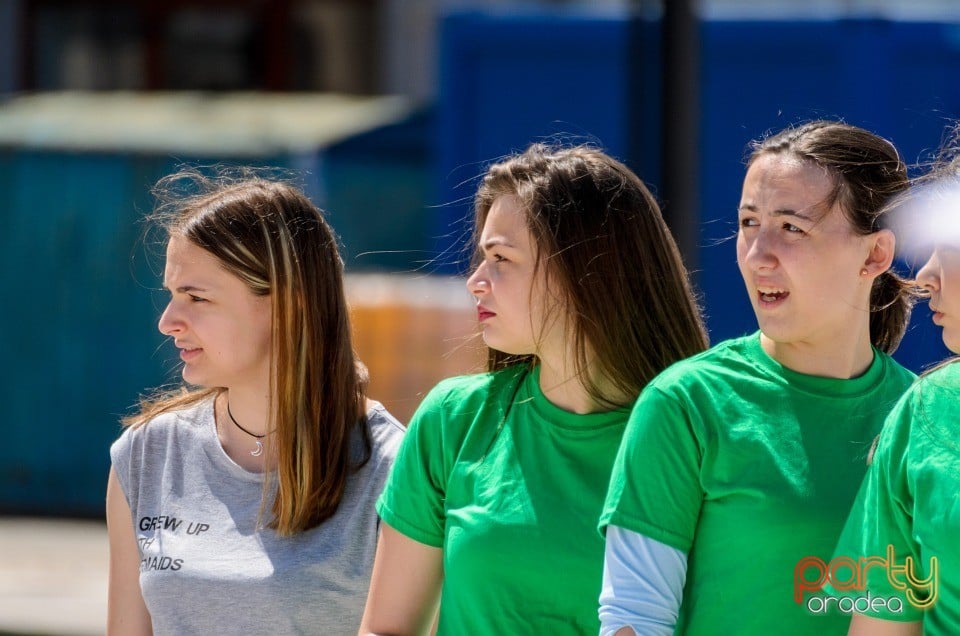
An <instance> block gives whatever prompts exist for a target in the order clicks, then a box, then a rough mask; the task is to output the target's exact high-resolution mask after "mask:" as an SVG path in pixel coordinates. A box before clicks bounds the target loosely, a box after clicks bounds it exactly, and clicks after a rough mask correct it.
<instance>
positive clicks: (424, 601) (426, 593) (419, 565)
mask: <svg viewBox="0 0 960 636" xmlns="http://www.w3.org/2000/svg"><path fill="white" fill-rule="evenodd" d="M442 582H443V550H441V549H440V548H434V547H432V546H428V545H425V544H423V543H419V542H417V541H414V540H413V539H411V538H409V537H407V536H405V535H403V534H401V533H399V532H397V531H396V530H394V529H393V528H391V527H390V526H389V525H387V524H386V523H384V524H381V526H380V540H379V541H378V542H377V556H376V558H375V559H374V562H373V574H372V576H371V578H370V594H369V596H367V606H366V608H365V609H364V612H363V621H362V622H361V623H360V634H364V635H370V634H383V635H387V634H404V635H406V634H426V633H429V630H430V629H431V628H432V627H433V619H434V617H435V616H436V611H437V604H438V603H439V600H440V585H441V583H442Z"/></svg>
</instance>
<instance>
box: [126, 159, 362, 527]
mask: <svg viewBox="0 0 960 636" xmlns="http://www.w3.org/2000/svg"><path fill="white" fill-rule="evenodd" d="M184 192H189V194H188V195H186V196H184V195H183V193H184ZM155 193H156V194H157V196H158V199H160V206H159V207H158V209H157V211H156V212H155V213H154V214H153V215H152V216H151V220H152V221H154V222H155V223H156V224H157V225H159V227H160V228H162V229H163V230H164V231H165V232H166V235H167V237H168V238H169V237H172V236H177V237H182V238H184V239H186V240H189V241H190V242H192V243H193V244H195V245H196V246H198V247H200V248H202V249H204V250H207V251H208V252H210V253H211V254H212V255H213V256H215V257H216V258H217V259H218V260H219V261H220V263H221V264H222V266H223V267H224V269H226V270H227V271H228V272H230V273H232V274H234V275H235V276H237V277H238V278H239V279H241V280H242V281H244V282H245V283H246V284H247V286H248V287H249V289H250V291H251V292H252V293H254V294H256V295H259V296H269V297H270V305H271V315H272V335H271V368H272V369H273V373H272V375H271V381H270V387H269V395H270V406H271V409H270V410H271V416H270V422H269V429H275V430H276V433H275V434H274V435H273V436H272V437H273V441H272V449H273V450H274V452H275V455H276V458H277V471H276V476H275V477H272V476H271V477H270V478H268V479H267V480H265V484H264V493H265V496H266V493H267V492H269V490H270V487H271V484H272V483H274V481H275V483H276V494H275V496H274V499H273V501H272V504H269V506H270V509H271V512H272V519H271V520H270V521H269V523H268V525H269V527H271V528H274V529H275V530H276V531H277V533H278V534H280V535H291V534H294V533H296V532H301V531H304V530H308V529H310V528H313V527H316V526H317V525H319V524H320V523H322V522H323V521H324V520H325V519H327V518H329V517H331V516H332V515H333V514H334V513H335V512H336V510H337V507H338V506H339V504H340V502H341V500H342V499H343V494H344V489H345V487H346V481H347V476H348V474H349V473H350V472H351V471H352V470H355V469H356V468H358V467H359V466H361V465H363V464H364V463H365V462H366V461H367V459H369V456H370V449H371V441H370V436H369V431H368V429H367V426H366V418H365V408H364V404H365V398H364V389H365V386H366V371H365V369H364V367H363V365H362V364H361V363H360V362H359V361H358V360H357V358H356V357H355V355H354V352H353V347H352V342H351V333H350V323H349V315H348V309H347V303H346V298H345V296H344V291H343V263H342V261H341V259H340V254H339V251H338V249H337V242H336V237H335V235H334V233H333V231H332V230H331V228H330V226H329V225H328V224H327V222H326V221H325V219H324V218H323V215H322V213H321V212H320V210H319V209H318V208H317V207H316V206H315V205H314V204H313V203H311V202H310V200H309V199H308V198H307V197H306V196H305V195H304V194H303V193H302V192H301V191H300V190H299V189H297V188H295V187H293V186H291V185H289V184H287V183H284V182H282V181H275V180H270V179H264V178H260V177H256V176H251V173H250V172H240V173H239V175H233V176H227V175H225V174H219V175H215V176H213V177H208V176H206V175H204V174H203V173H201V172H200V171H197V170H185V171H182V172H179V173H177V174H174V175H171V176H169V177H166V178H164V179H162V180H161V181H160V182H159V183H158V184H157V186H156V188H155ZM224 390H225V389H223V388H219V387H207V388H197V387H189V386H182V387H180V388H178V389H176V390H174V391H168V392H164V393H160V394H158V395H155V396H153V397H151V398H147V399H144V400H143V401H142V402H141V405H140V410H139V412H138V413H136V414H135V415H133V416H130V417H128V418H125V420H124V424H126V425H135V426H139V425H144V424H146V423H147V422H149V421H150V420H151V419H153V418H154V417H156V416H157V415H160V414H162V413H167V412H171V411H175V410H180V409H183V408H186V407H188V406H191V405H193V404H196V403H198V402H200V401H203V400H206V399H210V398H215V397H216V396H218V395H220V394H221V393H223V392H224ZM267 505H268V502H266V501H265V508H266V506H267Z"/></svg>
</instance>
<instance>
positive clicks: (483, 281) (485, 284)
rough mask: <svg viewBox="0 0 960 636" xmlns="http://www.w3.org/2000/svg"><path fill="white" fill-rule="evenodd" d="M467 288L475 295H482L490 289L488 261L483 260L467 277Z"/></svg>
mask: <svg viewBox="0 0 960 636" xmlns="http://www.w3.org/2000/svg"><path fill="white" fill-rule="evenodd" d="M467 289H468V290H469V291H470V293H471V294H473V295H474V296H480V295H481V294H485V293H487V292H489V291H490V278H489V276H488V275H487V263H486V261H481V262H480V264H479V265H477V268H476V269H475V270H473V273H472V274H470V278H468V279H467Z"/></svg>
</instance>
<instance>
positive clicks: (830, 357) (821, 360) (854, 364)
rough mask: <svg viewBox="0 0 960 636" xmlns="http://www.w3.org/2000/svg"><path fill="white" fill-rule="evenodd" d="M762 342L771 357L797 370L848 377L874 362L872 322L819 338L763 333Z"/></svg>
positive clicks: (808, 373)
mask: <svg viewBox="0 0 960 636" xmlns="http://www.w3.org/2000/svg"><path fill="white" fill-rule="evenodd" d="M760 346H761V347H763V350H764V351H765V352H766V353H767V355H769V356H770V357H771V358H773V359H774V360H776V361H777V362H779V363H780V364H782V365H783V366H785V367H786V368H788V369H790V370H791V371H796V372H797V373H803V374H805V375H815V376H819V377H824V378H837V379H841V380H849V379H850V378H856V377H858V376H861V375H863V374H864V373H865V372H866V370H867V369H868V368H870V364H871V363H872V362H873V347H872V346H871V345H870V325H869V323H868V324H866V325H863V326H862V327H861V328H860V329H858V330H857V331H856V332H854V333H850V332H847V333H844V334H843V335H842V336H838V337H835V338H832V339H829V340H823V341H818V342H775V341H773V340H771V339H770V338H768V337H767V336H766V335H764V334H763V333H762V332H761V333H760Z"/></svg>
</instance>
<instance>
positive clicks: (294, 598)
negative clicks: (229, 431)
mask: <svg viewBox="0 0 960 636" xmlns="http://www.w3.org/2000/svg"><path fill="white" fill-rule="evenodd" d="M367 419H368V423H369V427H370V433H371V435H370V436H371V438H372V441H373V452H372V455H371V457H370V461H368V462H367V463H366V464H365V465H364V466H363V468H361V469H360V470H359V471H358V472H356V473H353V474H351V476H350V478H349V479H348V482H347V487H346V491H345V493H344V497H343V501H342V502H341V504H340V507H339V508H338V509H337V512H336V514H334V516H333V517H331V518H330V519H328V520H327V521H325V522H324V523H322V524H321V525H320V526H318V527H316V528H313V529H312V530H308V531H306V532H302V533H299V534H296V535H294V536H292V537H278V536H277V535H276V533H275V532H274V531H273V530H271V529H269V528H265V527H264V528H261V529H258V528H257V520H258V514H259V512H260V507H261V498H262V486H263V475H262V474H260V473H252V472H249V471H247V470H244V469H243V468H241V467H240V466H238V465H237V464H236V463H234V462H233V460H231V459H230V458H229V457H228V456H227V454H226V453H225V452H224V450H223V447H222V446H221V445H220V442H219V440H218V439H217V432H216V425H215V422H214V415H213V401H212V400H208V401H205V402H202V403H201V404H199V405H196V406H194V407H191V408H189V409H185V410H183V411H179V412H175V413H168V414H164V415H161V416H159V417H157V418H155V419H154V420H152V421H151V422H149V423H148V424H146V425H145V426H141V427H139V428H136V429H128V430H126V431H125V432H124V433H123V435H122V436H121V437H120V439H118V440H117V441H116V442H114V444H113V446H112V447H111V449H110V456H111V458H112V460H113V467H114V469H115V470H116V473H117V477H118V478H119V480H120V485H121V487H122V488H123V492H124V494H125V495H126V498H127V503H129V504H130V511H131V513H132V517H133V524H134V532H135V534H136V538H137V544H138V546H139V550H140V558H141V561H140V588H141V590H142V592H143V599H144V601H145V602H146V605H147V609H148V610H149V611H150V616H151V619H152V621H153V631H154V634H177V635H182V634H244V635H249V634H355V633H356V631H357V628H358V627H359V624H360V617H361V614H362V612H363V605H364V601H365V599H366V595H367V588H368V586H369V583H370V571H371V569H372V567H373V556H374V552H375V549H376V542H377V531H378V526H379V522H378V518H377V514H376V511H375V509H374V502H375V501H376V499H377V497H378V496H379V494H380V491H381V490H382V489H383V484H384V481H385V480H386V477H387V473H388V472H389V470H390V466H391V465H392V463H393V459H394V457H395V456H396V453H397V449H398V448H399V446H400V442H401V440H402V439H403V427H402V426H401V425H400V423H399V422H397V420H396V419H394V418H393V416H391V415H390V414H389V413H388V412H387V411H386V410H385V409H384V408H383V406H382V405H380V404H375V406H374V407H373V408H372V409H371V410H370V411H369V412H368V413H367ZM270 500H271V499H268V505H267V506H266V510H265V511H264V514H263V519H264V523H262V524H261V525H263V526H265V525H266V523H265V522H266V521H267V520H269V519H270V510H269V501H270Z"/></svg>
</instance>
